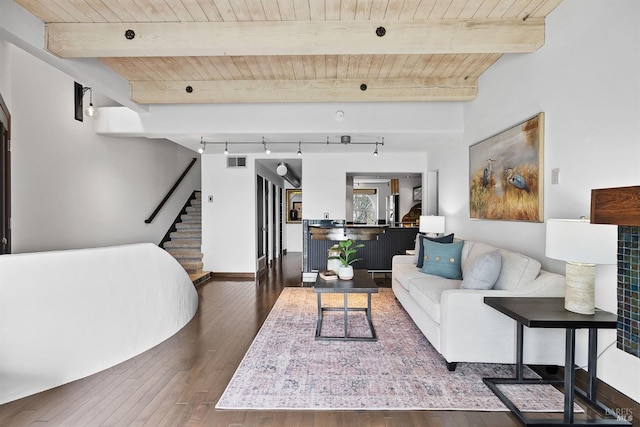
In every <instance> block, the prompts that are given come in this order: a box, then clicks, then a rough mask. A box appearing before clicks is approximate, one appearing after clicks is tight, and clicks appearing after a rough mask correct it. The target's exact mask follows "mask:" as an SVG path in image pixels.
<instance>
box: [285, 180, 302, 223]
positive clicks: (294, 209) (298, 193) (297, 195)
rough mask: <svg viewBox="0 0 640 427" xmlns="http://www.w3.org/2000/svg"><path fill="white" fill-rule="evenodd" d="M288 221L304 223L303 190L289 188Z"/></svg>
mask: <svg viewBox="0 0 640 427" xmlns="http://www.w3.org/2000/svg"><path fill="white" fill-rule="evenodd" d="M287 223H289V224H297V223H302V190H298V189H291V188H288V189H287Z"/></svg>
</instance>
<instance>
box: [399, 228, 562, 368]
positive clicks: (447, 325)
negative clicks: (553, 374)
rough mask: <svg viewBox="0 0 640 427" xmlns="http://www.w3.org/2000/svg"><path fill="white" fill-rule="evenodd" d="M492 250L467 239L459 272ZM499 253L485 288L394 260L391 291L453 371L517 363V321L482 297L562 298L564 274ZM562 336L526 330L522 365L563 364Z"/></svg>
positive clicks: (556, 332)
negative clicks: (459, 364)
mask: <svg viewBox="0 0 640 427" xmlns="http://www.w3.org/2000/svg"><path fill="white" fill-rule="evenodd" d="M496 249H498V248H496V247H493V246H491V245H488V244H486V243H482V242H476V241H470V240H465V241H464V243H463V246H462V252H461V257H460V262H461V267H462V271H464V270H465V268H466V267H468V265H469V264H468V263H470V262H472V261H473V260H474V259H476V258H477V257H479V256H482V255H484V254H487V253H489V252H492V251H495V250H496ZM499 253H500V256H501V258H502V260H501V265H500V266H499V268H500V272H499V276H498V278H497V281H496V282H495V285H494V286H493V288H492V289H489V290H477V289H462V288H461V287H460V286H461V283H462V280H457V279H448V278H444V277H440V276H435V275H432V274H425V273H423V272H422V271H421V269H419V268H417V267H416V264H415V258H414V256H411V255H396V256H395V257H394V258H393V265H392V289H393V292H394V294H395V296H396V298H397V299H398V301H399V302H400V303H401V304H402V306H403V307H404V309H405V310H406V311H407V313H409V315H410V316H411V318H412V319H413V321H414V322H415V324H416V325H417V326H418V327H419V328H420V330H421V331H422V333H423V334H424V335H425V336H426V337H427V339H428V340H429V341H430V342H431V344H432V345H433V346H434V347H435V348H436V350H438V352H440V354H441V355H442V356H443V357H444V359H445V360H446V362H447V367H448V369H449V370H455V368H456V363H457V362H486V363H514V362H515V358H516V322H515V321H514V320H512V319H510V318H508V317H507V316H505V315H504V314H502V313H499V312H498V311H496V310H494V309H493V308H491V307H489V306H488V305H486V304H484V297H485V296H494V297H500V296H522V297H543V296H548V297H562V296H563V295H564V276H562V275H559V274H555V273H550V272H547V271H544V270H541V265H540V262H538V261H537V260H535V259H532V258H530V257H527V256H525V255H522V254H519V253H515V252H511V251H507V250H504V249H500V250H499ZM494 254H495V253H494ZM494 256H495V255H494ZM476 264H477V263H476ZM564 337H565V334H564V330H562V329H542V328H531V329H529V328H526V327H525V331H524V362H525V363H528V364H541V365H563V364H564Z"/></svg>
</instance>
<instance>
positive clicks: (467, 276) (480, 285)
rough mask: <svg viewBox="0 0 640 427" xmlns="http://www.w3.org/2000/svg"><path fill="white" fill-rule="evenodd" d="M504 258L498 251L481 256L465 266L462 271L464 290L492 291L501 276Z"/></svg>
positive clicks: (461, 285)
mask: <svg viewBox="0 0 640 427" xmlns="http://www.w3.org/2000/svg"><path fill="white" fill-rule="evenodd" d="M501 268H502V256H501V255H500V250H499V249H496V250H494V251H491V252H487V253H486V254H483V255H480V256H478V257H476V258H475V259H473V260H471V261H470V262H468V263H467V265H465V268H464V270H463V271H462V283H461V284H460V288H462V289H491V288H493V286H494V285H495V283H496V280H498V276H500V269H501Z"/></svg>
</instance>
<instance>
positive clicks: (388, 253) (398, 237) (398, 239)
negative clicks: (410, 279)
mask: <svg viewBox="0 0 640 427" xmlns="http://www.w3.org/2000/svg"><path fill="white" fill-rule="evenodd" d="M302 232H303V236H302V239H303V242H302V251H303V254H302V255H303V256H302V264H303V265H302V267H303V268H302V271H304V272H311V271H321V270H325V269H326V268H327V250H328V249H329V248H330V247H331V246H333V245H335V244H336V243H338V240H332V238H335V237H336V236H337V235H343V236H344V235H346V237H347V238H352V239H353V240H354V241H356V242H357V243H362V244H364V247H363V248H360V249H358V258H364V259H363V260H362V261H358V262H356V263H354V264H353V268H354V269H362V270H367V271H370V272H376V271H380V272H390V271H391V259H392V258H393V256H394V255H402V254H404V253H405V251H406V250H407V249H413V248H414V246H415V238H416V234H417V233H418V228H417V227H393V226H387V225H372V226H364V225H349V224H345V222H344V221H334V220H303V221H302ZM323 234H324V235H325V236H326V237H322V235H323ZM359 237H364V238H367V239H373V240H361V239H360V238H359Z"/></svg>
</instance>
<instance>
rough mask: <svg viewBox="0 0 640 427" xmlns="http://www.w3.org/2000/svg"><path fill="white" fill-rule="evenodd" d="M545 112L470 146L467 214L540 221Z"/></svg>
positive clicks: (486, 217) (478, 217) (488, 217)
mask: <svg viewBox="0 0 640 427" xmlns="http://www.w3.org/2000/svg"><path fill="white" fill-rule="evenodd" d="M543 142H544V113H538V114H536V115H535V116H533V117H530V118H528V119H526V120H524V121H522V122H520V123H518V124H516V125H513V126H511V127H510V128H508V129H505V130H503V131H502V132H500V133H497V134H495V135H493V136H491V137H489V138H487V139H484V140H482V141H480V142H477V143H475V144H473V145H472V146H470V147H469V216H470V217H471V218H477V219H496V220H506V221H529V222H543V221H544V217H543V212H544V210H543V200H544V198H543V182H544V173H543V159H544V156H543V146H544V143H543Z"/></svg>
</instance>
